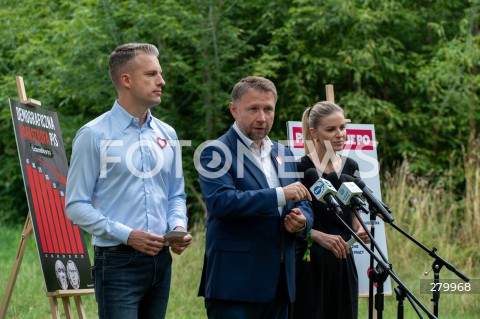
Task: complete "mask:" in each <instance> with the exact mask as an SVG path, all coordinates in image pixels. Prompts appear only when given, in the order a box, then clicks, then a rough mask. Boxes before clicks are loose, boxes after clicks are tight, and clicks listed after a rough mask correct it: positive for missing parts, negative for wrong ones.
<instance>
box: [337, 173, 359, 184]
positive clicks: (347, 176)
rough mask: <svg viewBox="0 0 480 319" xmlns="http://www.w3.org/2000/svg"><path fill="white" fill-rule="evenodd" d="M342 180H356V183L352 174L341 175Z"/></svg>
mask: <svg viewBox="0 0 480 319" xmlns="http://www.w3.org/2000/svg"><path fill="white" fill-rule="evenodd" d="M340 181H342V183H343V182H347V183H348V182H354V183H355V178H354V177H352V176H350V175H346V174H342V175H340Z"/></svg>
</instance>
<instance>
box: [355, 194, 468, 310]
mask: <svg viewBox="0 0 480 319" xmlns="http://www.w3.org/2000/svg"><path fill="white" fill-rule="evenodd" d="M382 204H383V203H382ZM370 207H372V211H371V212H370V220H371V225H372V227H374V224H375V219H376V215H377V211H376V209H375V206H374V205H370ZM383 207H384V208H385V209H386V210H387V211H388V212H389V213H390V214H391V210H390V209H389V208H388V207H387V206H386V205H385V204H383ZM355 208H356V209H361V210H362V211H364V212H365V213H367V214H368V213H369V211H368V210H366V209H365V208H364V207H362V206H360V207H355ZM354 212H355V214H357V213H356V211H355V209H354ZM357 218H358V219H359V221H360V222H361V223H362V226H363V227H364V228H365V224H364V223H363V221H362V220H361V218H360V217H359V216H358V214H357ZM385 222H386V223H387V224H389V225H390V226H391V227H393V228H394V229H395V230H397V231H398V232H400V233H401V234H402V235H404V236H405V237H407V238H408V239H409V240H410V241H412V242H414V243H415V244H416V245H417V246H419V247H420V248H422V249H423V250H424V251H426V252H427V253H428V254H429V256H431V257H433V258H434V262H433V264H432V270H433V274H434V283H435V284H439V283H440V270H441V269H442V267H443V266H445V267H446V268H447V269H448V270H450V271H452V272H453V273H454V274H456V275H457V276H458V277H459V278H460V279H462V280H463V281H465V282H469V281H470V279H469V278H468V277H467V276H466V275H465V274H463V273H461V272H460V271H459V270H457V269H456V268H455V267H454V266H453V265H452V264H450V263H449V262H447V261H446V260H445V259H443V258H442V257H440V256H438V255H437V253H436V251H437V248H435V247H433V248H432V249H431V250H430V249H428V248H427V247H426V246H425V245H423V244H422V243H420V242H419V241H418V240H416V239H415V238H414V237H413V236H411V235H410V234H408V233H407V232H406V231H404V230H403V229H402V228H400V227H399V226H398V225H396V224H395V223H394V222H393V218H392V220H391V221H389V222H387V221H385ZM372 244H373V240H372ZM377 249H378V247H377ZM370 258H371V259H370V267H373V258H372V255H370ZM370 269H371V270H372V268H370ZM376 279H380V280H381V279H382V277H379V278H376ZM373 282H374V281H372V280H370V285H371V290H369V294H370V296H372V295H373ZM377 284H378V283H377ZM369 288H370V287H369ZM382 289H383V287H382ZM402 289H403V287H401V286H400V287H398V288H397V289H395V293H396V294H397V300H398V301H399V303H403V296H404V293H403V291H402ZM377 292H378V289H377ZM432 295H433V296H432V300H431V301H432V302H433V314H434V315H435V316H436V317H438V310H439V300H440V291H439V290H433V292H432ZM381 296H383V295H381ZM406 296H407V297H408V294H407V295H406ZM370 299H371V298H370ZM376 299H377V296H375V300H376ZM370 302H372V301H370ZM382 305H383V302H380V306H382ZM412 305H413V304H412ZM377 310H378V309H377ZM399 310H403V307H399ZM372 313H373V308H371V307H370V304H369V315H371V314H372ZM417 313H419V312H418V311H417ZM401 317H403V314H402V315H401ZM369 318H371V317H369Z"/></svg>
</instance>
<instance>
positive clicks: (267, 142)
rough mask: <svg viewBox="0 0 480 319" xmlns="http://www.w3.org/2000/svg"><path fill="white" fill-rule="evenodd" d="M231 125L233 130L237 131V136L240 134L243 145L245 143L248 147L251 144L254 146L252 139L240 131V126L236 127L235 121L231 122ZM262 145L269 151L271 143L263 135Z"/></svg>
mask: <svg viewBox="0 0 480 319" xmlns="http://www.w3.org/2000/svg"><path fill="white" fill-rule="evenodd" d="M232 127H233V129H234V130H235V132H237V134H238V136H240V138H241V139H242V141H243V143H245V145H247V146H248V147H252V146H253V145H255V146H256V144H255V142H254V141H253V140H251V139H250V138H248V137H247V136H246V135H245V134H243V132H242V131H240V128H239V127H238V125H237V122H235V123H233V125H232ZM262 146H263V148H264V149H265V150H266V151H269V150H270V149H271V148H272V146H273V143H272V141H271V140H270V138H269V137H268V136H265V137H264V139H263V143H262Z"/></svg>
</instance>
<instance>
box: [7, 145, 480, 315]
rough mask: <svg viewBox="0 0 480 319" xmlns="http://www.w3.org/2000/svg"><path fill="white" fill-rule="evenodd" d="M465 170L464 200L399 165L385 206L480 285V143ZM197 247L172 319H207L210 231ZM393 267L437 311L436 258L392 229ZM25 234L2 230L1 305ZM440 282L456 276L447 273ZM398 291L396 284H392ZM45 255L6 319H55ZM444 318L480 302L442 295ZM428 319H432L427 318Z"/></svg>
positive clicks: (33, 261) (90, 307) (26, 266)
mask: <svg viewBox="0 0 480 319" xmlns="http://www.w3.org/2000/svg"><path fill="white" fill-rule="evenodd" d="M462 159H463V163H462V166H463V170H464V172H465V176H466V182H465V193H464V194H463V195H462V196H461V198H460V199H459V196H458V191H457V190H455V189H452V188H449V187H450V186H448V185H452V183H450V182H449V181H448V179H449V175H448V173H447V174H446V175H445V176H444V177H441V178H440V179H439V180H440V181H436V182H433V181H432V180H431V179H428V178H424V177H418V176H415V175H414V174H412V172H411V171H410V169H409V165H408V163H407V162H405V163H403V164H402V165H400V166H399V167H398V168H397V169H395V170H394V171H393V173H391V174H386V175H385V177H384V181H383V187H382V188H383V194H384V202H385V203H388V204H389V206H390V208H391V209H392V211H393V215H394V217H395V224H396V225H398V226H399V227H401V228H403V229H404V230H405V231H407V232H408V233H409V234H411V235H412V236H414V237H415V238H416V239H417V240H419V241H420V242H422V243H423V244H424V245H426V246H427V247H429V248H431V247H433V246H435V247H436V248H437V249H438V251H437V253H438V255H439V256H441V257H443V258H444V259H446V260H447V261H449V262H450V263H452V264H453V265H454V266H455V267H457V269H458V270H460V271H461V272H463V273H465V274H466V275H467V276H468V277H470V278H471V279H474V278H480V268H479V262H480V249H479V248H478V243H479V242H480V216H479V213H480V212H479V207H480V141H479V139H477V140H474V139H473V138H471V140H470V144H469V147H468V148H467V149H465V150H464V152H463V157H462ZM192 231H193V234H194V241H193V243H192V245H191V247H190V248H189V249H188V250H187V251H186V252H185V253H184V254H183V255H182V256H176V255H174V258H173V259H174V262H173V275H172V288H171V294H170V301H169V306H168V311H167V318H169V319H170V318H172V319H198V318H205V317H206V316H205V310H204V306H203V299H202V298H198V297H197V290H198V284H199V281H200V274H201V269H202V264H203V253H204V249H205V246H204V242H205V227H204V225H202V224H198V225H197V226H195V227H194V228H192ZM386 232H387V246H388V255H389V261H390V263H391V264H392V265H393V268H394V270H395V271H396V273H397V274H398V276H399V277H400V279H401V280H402V282H404V283H405V284H406V285H407V287H409V289H410V290H411V291H412V292H413V293H414V294H415V295H416V296H417V297H419V298H420V300H421V301H422V303H423V304H424V305H426V306H427V307H429V308H430V309H432V306H431V301H430V299H431V295H420V279H422V278H432V273H430V274H429V275H428V277H425V276H424V275H423V273H424V272H425V271H428V270H429V269H430V268H431V264H432V263H433V259H432V258H431V257H430V256H428V254H427V253H425V252H424V251H423V250H421V249H420V248H419V247H418V246H416V245H415V244H413V243H412V242H410V241H409V240H407V239H406V238H405V237H404V236H403V235H401V234H400V233H399V232H397V231H396V230H394V229H393V228H391V227H389V226H386ZM20 235H21V227H17V228H13V229H10V228H7V227H5V226H0V242H1V243H3V244H2V248H0V298H3V294H4V291H5V288H6V284H7V280H8V277H9V274H10V270H11V267H12V264H13V260H14V256H15V253H16V249H17V245H18V242H19V240H20ZM440 278H442V279H451V278H456V276H455V275H454V274H453V273H452V272H450V271H449V270H448V269H445V268H443V269H442V270H441V273H440ZM392 285H393V286H394V287H395V286H396V284H395V282H393V281H392ZM44 291H45V287H44V282H43V277H42V273H41V270H40V264H39V261H38V255H37V252H36V248H35V243H34V240H33V239H31V240H30V242H29V244H28V247H27V251H26V253H25V257H24V261H23V263H22V266H21V271H20V274H19V276H18V280H17V284H16V287H15V290H14V293H13V297H12V300H11V303H10V307H9V311H8V314H7V318H12V319H17V318H26V319H30V318H31V319H38V318H41V319H42V318H50V309H49V305H48V300H47V298H46V297H45V293H44ZM83 301H84V303H85V309H86V313H87V317H88V318H96V317H97V315H96V303H95V300H94V297H93V295H88V296H85V297H84V298H83ZM396 303H397V302H396V300H395V296H389V297H388V296H387V297H386V299H385V311H384V318H396V307H397V304H396ZM439 305H440V316H439V317H440V318H463V319H470V318H471V319H473V318H479V314H478V312H479V310H480V296H479V295H478V294H477V295H441V298H440V304H439ZM359 314H360V315H359V318H367V303H366V302H364V300H362V301H360V307H359ZM425 317H426V316H425ZM405 318H417V315H416V314H415V313H414V311H413V309H412V307H410V306H409V305H408V303H407V302H405Z"/></svg>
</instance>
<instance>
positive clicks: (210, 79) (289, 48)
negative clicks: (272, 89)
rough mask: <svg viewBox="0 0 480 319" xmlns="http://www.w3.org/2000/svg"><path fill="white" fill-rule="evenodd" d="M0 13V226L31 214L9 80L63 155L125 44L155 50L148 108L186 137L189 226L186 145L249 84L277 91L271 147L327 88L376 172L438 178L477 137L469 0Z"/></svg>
mask: <svg viewBox="0 0 480 319" xmlns="http://www.w3.org/2000/svg"><path fill="white" fill-rule="evenodd" d="M0 3H1V6H0V19H1V21H2V28H1V29H0V35H1V38H2V41H1V43H0V96H2V101H3V102H2V108H0V121H1V122H0V143H1V147H2V149H3V153H2V154H0V160H1V163H2V166H1V167H0V175H1V176H2V179H1V181H0V201H1V202H2V207H1V208H0V220H3V221H19V220H22V219H23V218H24V215H25V213H26V211H27V209H28V208H27V206H26V201H25V196H24V192H23V183H22V178H21V172H20V168H19V165H18V157H17V151H16V146H15V141H14V136H13V128H12V126H11V119H10V117H11V116H10V112H9V109H8V102H7V99H8V98H16V96H17V94H16V87H15V84H14V76H15V75H22V76H23V77H24V79H25V83H26V87H27V93H28V94H29V96H31V97H32V98H35V99H38V100H41V101H42V103H43V105H44V107H45V108H48V109H52V110H55V111H57V112H58V114H59V117H60V123H61V126H62V131H63V139H64V142H65V145H66V147H67V150H66V151H67V156H68V157H69V156H70V148H71V142H72V139H73V137H74V134H75V132H76V130H78V128H79V127H80V126H81V125H83V124H84V123H85V122H87V121H88V120H90V119H92V118H93V117H95V116H97V115H98V114H100V113H103V112H105V111H106V110H108V109H109V108H110V107H111V105H112V103H113V100H114V99H115V97H116V96H115V90H114V88H113V86H112V85H111V82H110V80H109V77H108V55H109V53H110V52H111V51H112V50H113V49H114V48H115V47H116V46H117V45H120V44H122V43H126V42H150V43H153V44H155V45H157V46H158V47H159V49H160V62H161V64H162V68H163V70H164V74H165V78H166V82H167V86H166V87H165V90H164V92H165V94H164V97H163V103H162V105H161V106H159V107H156V108H154V111H153V112H154V114H155V115H157V116H158V117H160V118H162V119H164V120H165V121H166V122H168V123H170V124H172V125H173V126H174V127H175V128H176V130H177V133H178V135H179V137H180V138H181V139H184V140H192V147H188V148H184V167H185V175H186V180H187V193H188V196H189V197H188V200H189V210H190V215H191V216H202V215H201V213H203V206H202V200H201V194H200V193H199V187H198V181H197V173H196V171H195V169H194V167H193V164H192V157H193V154H194V150H195V147H196V146H197V145H199V144H200V143H202V142H203V141H205V140H207V139H213V138H216V137H217V136H218V135H220V134H222V133H223V132H224V131H225V130H226V129H227V128H228V127H229V125H230V124H231V123H232V120H231V117H230V114H229V111H228V107H227V106H228V102H229V93H230V91H231V89H232V87H233V85H234V84H235V83H236V82H237V81H238V80H239V79H240V78H242V77H244V76H247V75H251V74H255V75H263V76H266V77H269V78H270V79H272V80H273V81H274V82H275V84H276V85H277V89H278V92H279V101H278V104H277V117H276V122H275V126H274V128H273V131H272V137H274V138H278V139H285V124H284V123H285V121H287V120H298V119H300V116H301V113H302V111H303V110H304V109H305V107H308V106H311V105H313V104H314V103H315V102H316V101H319V100H324V99H325V95H324V93H323V92H324V86H325V84H328V83H331V84H334V86H335V93H336V101H337V102H338V103H339V104H340V105H342V106H343V107H344V108H345V110H346V114H347V117H348V118H351V119H352V121H353V122H354V123H373V124H375V126H376V134H377V138H378V140H379V142H380V144H379V153H380V154H379V156H380V158H381V159H382V163H383V169H384V170H385V169H388V168H389V167H391V166H392V164H393V163H394V162H397V161H400V160H401V159H403V158H405V157H407V158H410V159H411V160H412V161H413V163H412V169H414V170H415V171H416V172H417V173H420V174H425V173H433V174H437V173H440V172H441V171H442V170H444V169H445V168H447V167H448V166H449V165H450V164H451V163H452V154H456V153H457V154H458V153H460V152H461V149H462V147H463V146H466V144H467V141H468V137H469V136H470V135H471V134H472V132H475V131H476V132H478V128H479V120H480V110H479V106H478V93H479V92H478V90H479V79H480V77H479V75H478V70H477V68H478V61H479V55H480V50H479V36H478V9H479V1H478V0H475V1H461V0H458V1H447V0H437V1H432V0H420V1H413V0H398V1H394V0H389V1H383V0H283V1H266V0H257V1H246V0H237V1H231V0H156V1H155V0H150V1H148V0H143V1H142V0H123V1H113V0H83V1H72V0H66V1H51V0H50V1H43V2H39V1H34V0H24V1H22V2H21V3H19V2H18V1H11V0H2V1H0ZM473 134H474V136H476V135H475V133H473ZM459 174H460V173H459ZM462 179H463V177H461V174H460V175H459V177H457V180H456V181H455V183H458V184H461V183H462Z"/></svg>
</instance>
